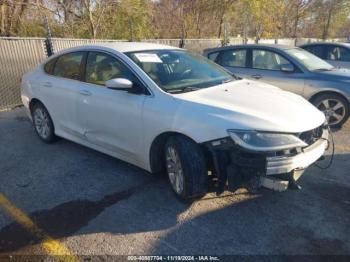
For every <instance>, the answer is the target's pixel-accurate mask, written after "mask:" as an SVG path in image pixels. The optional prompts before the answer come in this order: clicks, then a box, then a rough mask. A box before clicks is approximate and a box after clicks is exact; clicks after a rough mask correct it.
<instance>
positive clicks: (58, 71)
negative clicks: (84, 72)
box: [53, 52, 84, 80]
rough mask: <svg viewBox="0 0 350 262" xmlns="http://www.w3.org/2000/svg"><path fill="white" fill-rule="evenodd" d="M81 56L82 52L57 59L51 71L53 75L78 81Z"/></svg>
mask: <svg viewBox="0 0 350 262" xmlns="http://www.w3.org/2000/svg"><path fill="white" fill-rule="evenodd" d="M83 56H84V52H75V53H69V54H65V55H62V56H60V57H58V58H57V62H56V64H55V68H54V70H53V75H55V76H60V77H64V78H69V79H74V80H80V79H81V73H80V65H81V62H82V60H83Z"/></svg>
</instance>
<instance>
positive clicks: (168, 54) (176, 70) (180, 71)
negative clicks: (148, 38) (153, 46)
mask: <svg viewBox="0 0 350 262" xmlns="http://www.w3.org/2000/svg"><path fill="white" fill-rule="evenodd" d="M127 55H128V56H129V57H130V58H131V59H132V60H133V61H134V62H135V63H136V64H137V65H138V66H139V67H140V68H141V69H142V70H143V71H144V72H145V73H146V74H147V75H148V76H149V77H150V78H152V79H153V81H154V82H156V83H157V84H158V86H159V87H160V88H162V89H163V90H164V91H166V92H170V93H181V92H188V91H193V90H197V89H201V88H207V87H211V86H215V85H218V84H221V83H226V82H229V81H233V80H235V78H234V77H233V76H231V75H230V74H229V73H228V72H226V71H225V70H224V69H223V68H221V67H220V66H218V65H216V64H215V63H213V62H211V61H210V60H208V59H206V58H204V57H202V56H200V55H197V54H194V53H190V52H186V51H183V50H152V51H142V52H130V53H127Z"/></svg>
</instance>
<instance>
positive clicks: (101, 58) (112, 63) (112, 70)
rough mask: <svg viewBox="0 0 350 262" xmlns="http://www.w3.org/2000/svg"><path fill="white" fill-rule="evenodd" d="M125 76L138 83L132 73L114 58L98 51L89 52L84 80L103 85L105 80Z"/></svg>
mask: <svg viewBox="0 0 350 262" xmlns="http://www.w3.org/2000/svg"><path fill="white" fill-rule="evenodd" d="M113 78H126V79H129V80H130V81H132V82H133V83H134V84H135V83H138V81H137V79H136V77H135V76H134V74H133V73H132V72H131V71H130V70H129V69H128V68H127V67H126V66H125V65H124V64H123V63H121V62H119V61H118V60H117V59H116V58H114V57H112V56H110V55H107V54H104V53H99V52H89V55H88V59H87V63H86V74H85V81H86V82H88V83H91V84H96V85H103V86H104V85H105V82H106V81H107V80H110V79H113Z"/></svg>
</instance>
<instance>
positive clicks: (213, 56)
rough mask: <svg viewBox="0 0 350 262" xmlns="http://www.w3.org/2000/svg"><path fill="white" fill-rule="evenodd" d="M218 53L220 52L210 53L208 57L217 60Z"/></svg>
mask: <svg viewBox="0 0 350 262" xmlns="http://www.w3.org/2000/svg"><path fill="white" fill-rule="evenodd" d="M218 54H219V52H215V53H210V54H209V55H208V58H209V59H210V60H212V61H215V60H216V58H217V57H218Z"/></svg>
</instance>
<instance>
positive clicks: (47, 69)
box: [44, 59, 56, 75]
mask: <svg viewBox="0 0 350 262" xmlns="http://www.w3.org/2000/svg"><path fill="white" fill-rule="evenodd" d="M55 63H56V59H51V60H50V61H49V62H47V63H46V64H45V66H44V71H45V73H47V74H49V75H52V72H53V67H54V66H55Z"/></svg>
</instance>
